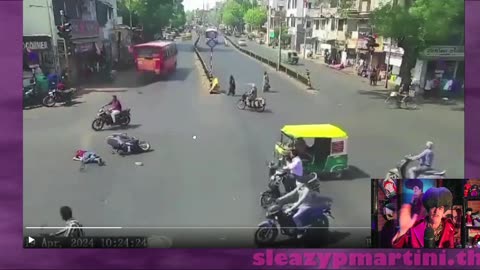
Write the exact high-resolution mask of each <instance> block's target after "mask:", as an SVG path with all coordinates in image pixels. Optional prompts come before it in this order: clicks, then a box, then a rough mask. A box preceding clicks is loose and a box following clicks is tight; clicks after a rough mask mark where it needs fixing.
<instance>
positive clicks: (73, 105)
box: [63, 100, 85, 107]
mask: <svg viewBox="0 0 480 270" xmlns="http://www.w3.org/2000/svg"><path fill="white" fill-rule="evenodd" d="M82 103H85V102H83V101H78V100H72V102H70V103H68V104H65V105H63V107H76V106H75V105H78V104H82Z"/></svg>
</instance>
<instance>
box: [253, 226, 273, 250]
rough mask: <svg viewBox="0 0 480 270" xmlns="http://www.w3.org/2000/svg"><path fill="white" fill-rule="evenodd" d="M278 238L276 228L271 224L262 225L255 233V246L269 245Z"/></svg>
mask: <svg viewBox="0 0 480 270" xmlns="http://www.w3.org/2000/svg"><path fill="white" fill-rule="evenodd" d="M277 236H278V228H277V227H275V226H274V225H273V224H262V225H260V226H259V227H258V229H257V230H256V231H255V244H256V245H257V246H265V245H271V244H273V242H275V240H276V239H277Z"/></svg>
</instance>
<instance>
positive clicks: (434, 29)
mask: <svg viewBox="0 0 480 270" xmlns="http://www.w3.org/2000/svg"><path fill="white" fill-rule="evenodd" d="M372 22H373V26H374V29H375V32H376V33H377V34H379V35H381V36H384V37H387V38H392V39H393V40H394V41H396V42H397V44H398V46H399V47H401V48H402V49H403V50H404V55H403V58H402V66H401V67H400V76H401V78H402V82H403V83H404V87H405V88H404V89H405V90H407V89H406V88H407V87H408V86H409V84H410V82H411V70H412V69H413V67H415V63H416V60H417V58H418V56H419V55H420V53H421V52H422V51H423V50H424V49H425V48H427V47H428V46H431V45H439V44H451V43H452V40H455V39H456V44H458V45H460V44H461V42H462V40H463V32H464V24H465V23H464V3H463V2H462V1H459V0H442V1H432V0H410V1H409V0H407V1H406V5H403V6H400V5H392V4H386V5H384V6H382V7H381V8H379V9H377V10H375V11H374V12H373V13H372Z"/></svg>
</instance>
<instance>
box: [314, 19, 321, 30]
mask: <svg viewBox="0 0 480 270" xmlns="http://www.w3.org/2000/svg"><path fill="white" fill-rule="evenodd" d="M318 29H320V20H315V30H318Z"/></svg>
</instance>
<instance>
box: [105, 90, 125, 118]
mask: <svg viewBox="0 0 480 270" xmlns="http://www.w3.org/2000/svg"><path fill="white" fill-rule="evenodd" d="M112 97H113V99H112V101H110V103H108V104H107V105H105V106H110V109H109V111H110V116H111V117H112V121H113V123H114V124H115V116H116V115H118V114H120V112H121V111H122V104H121V103H120V101H119V100H118V98H117V96H116V95H113V96H112Z"/></svg>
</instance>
